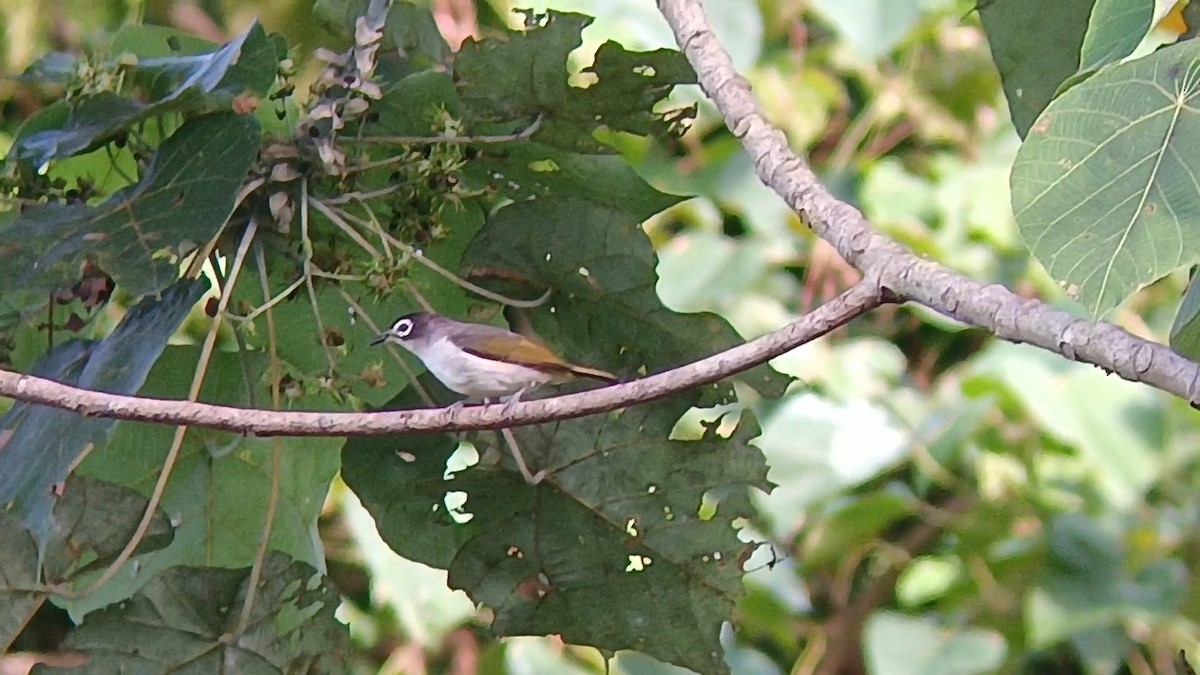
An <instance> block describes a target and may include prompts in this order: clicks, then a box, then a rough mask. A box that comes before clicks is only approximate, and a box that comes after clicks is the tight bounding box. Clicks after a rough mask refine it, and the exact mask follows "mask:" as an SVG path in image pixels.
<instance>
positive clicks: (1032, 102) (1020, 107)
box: [979, 0, 1096, 138]
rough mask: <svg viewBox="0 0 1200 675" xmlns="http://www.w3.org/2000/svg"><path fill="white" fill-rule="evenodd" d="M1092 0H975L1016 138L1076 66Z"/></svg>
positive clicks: (1023, 131)
mask: <svg viewBox="0 0 1200 675" xmlns="http://www.w3.org/2000/svg"><path fill="white" fill-rule="evenodd" d="M1095 2H1096V0H1059V1H1058V2H1051V3H1042V2H1026V1H1025V0H991V1H990V2H980V3H979V17H980V19H981V20H982V21H983V29H984V31H985V32H986V33H987V36H988V44H989V45H990V46H991V49H992V59H993V60H994V61H995V62H996V68H997V69H998V70H999V71H1000V79H1001V81H1002V82H1003V84H1004V94H1005V97H1006V98H1007V99H1008V109H1009V112H1010V113H1011V115H1012V122H1013V126H1015V127H1016V128H1017V134H1019V135H1020V136H1021V138H1024V137H1025V134H1026V133H1028V132H1029V128H1030V127H1032V126H1033V122H1034V120H1036V119H1037V118H1038V115H1040V114H1041V112H1042V110H1043V109H1045V107H1046V105H1047V104H1049V103H1050V101H1051V99H1053V98H1054V95H1055V93H1056V92H1057V91H1058V87H1059V85H1060V84H1062V83H1063V81H1064V80H1066V79H1067V78H1069V77H1071V76H1072V75H1074V74H1075V72H1076V71H1077V70H1078V69H1079V51H1080V49H1081V47H1082V46H1083V40H1084V36H1085V35H1086V33H1087V30H1088V18H1089V17H1090V16H1091V13H1092V5H1094V4H1095Z"/></svg>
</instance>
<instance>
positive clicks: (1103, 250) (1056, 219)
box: [1012, 42, 1200, 317]
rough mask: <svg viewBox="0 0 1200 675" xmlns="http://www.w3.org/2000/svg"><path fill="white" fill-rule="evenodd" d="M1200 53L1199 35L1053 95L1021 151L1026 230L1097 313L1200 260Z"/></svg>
mask: <svg viewBox="0 0 1200 675" xmlns="http://www.w3.org/2000/svg"><path fill="white" fill-rule="evenodd" d="M1198 57H1200V45H1198V44H1196V43H1194V42H1192V43H1187V44H1184V45H1177V46H1173V47H1168V48H1166V49H1163V50H1161V51H1159V52H1157V53H1156V54H1154V55H1152V56H1149V57H1146V58H1144V59H1139V60H1137V61H1133V62H1130V63H1122V64H1119V65H1116V66H1112V67H1110V68H1107V69H1105V70H1103V71H1101V72H1100V73H1098V74H1096V75H1095V76H1094V77H1092V78H1091V79H1089V80H1088V81H1086V82H1084V83H1082V84H1079V85H1078V86H1076V87H1074V88H1072V89H1071V90H1070V91H1068V92H1067V93H1065V94H1063V96H1062V97H1061V98H1059V99H1058V100H1056V101H1055V102H1054V103H1053V104H1051V105H1050V107H1049V108H1047V109H1046V113H1045V114H1044V115H1043V116H1042V118H1041V120H1040V121H1039V122H1038V124H1037V126H1036V127H1035V128H1034V129H1033V132H1032V133H1031V134H1030V136H1029V138H1027V139H1026V141H1025V143H1024V144H1023V145H1022V146H1021V150H1020V151H1019V152H1018V153H1017V159H1016V162H1015V164H1014V165H1013V172H1012V200H1013V211H1014V213H1015V215H1016V218H1017V224H1018V226H1019V227H1020V229H1021V235H1022V236H1023V237H1024V239H1025V241H1026V243H1027V244H1028V246H1029V248H1030V251H1031V252H1032V253H1033V254H1034V255H1035V256H1036V257H1037V258H1038V260H1039V261H1040V262H1041V263H1042V264H1043V265H1045V266H1046V269H1047V270H1048V271H1049V272H1050V274H1051V276H1053V277H1054V278H1055V280H1056V281H1058V282H1059V283H1061V284H1063V285H1064V286H1065V287H1066V289H1067V294H1068V295H1070V296H1071V297H1073V298H1076V299H1078V300H1079V302H1080V303H1082V304H1083V306H1084V308H1085V309H1086V310H1087V311H1088V312H1089V313H1090V314H1091V315H1092V316H1093V317H1101V316H1103V315H1105V314H1106V313H1107V312H1108V311H1110V310H1111V309H1113V308H1114V307H1116V306H1117V304H1119V303H1120V302H1121V301H1122V300H1124V299H1125V298H1126V297H1128V296H1129V295H1130V294H1131V293H1133V292H1134V291H1135V290H1137V289H1138V288H1139V287H1141V286H1143V285H1145V284H1148V283H1150V282H1151V281H1154V280H1155V279H1158V278H1160V277H1162V276H1164V275H1165V274H1167V273H1168V272H1170V271H1172V270H1174V269H1176V268H1178V267H1180V266H1182V265H1186V264H1189V263H1192V262H1196V261H1197V260H1200V237H1198V236H1196V234H1195V228H1196V226H1195V223H1197V222H1200V190H1198V188H1197V185H1196V182H1195V175H1196V173H1197V171H1200V166H1197V165H1196V159H1195V155H1194V153H1192V152H1191V148H1192V147H1193V146H1194V145H1195V143H1196V142H1197V140H1198V139H1200V116H1197V115H1196V113H1195V112H1194V110H1193V109H1192V102H1193V101H1194V100H1195V99H1196V98H1197V97H1200V87H1198V86H1197V82H1196V79H1195V77H1194V75H1195V74H1194V72H1193V70H1192V69H1193V66H1194V62H1195V61H1196V59H1197V58H1198Z"/></svg>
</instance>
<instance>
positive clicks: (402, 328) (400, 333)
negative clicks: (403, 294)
mask: <svg viewBox="0 0 1200 675" xmlns="http://www.w3.org/2000/svg"><path fill="white" fill-rule="evenodd" d="M412 329H413V322H412V319H400V320H399V321H397V322H396V325H394V326H392V332H393V333H395V334H396V336H397V337H402V338H403V337H408V334H409V333H411V332H412Z"/></svg>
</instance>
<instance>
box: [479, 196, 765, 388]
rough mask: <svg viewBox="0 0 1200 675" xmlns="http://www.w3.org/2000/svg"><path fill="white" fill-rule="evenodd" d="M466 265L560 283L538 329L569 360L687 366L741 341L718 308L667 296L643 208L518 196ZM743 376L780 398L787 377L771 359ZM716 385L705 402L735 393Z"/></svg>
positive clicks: (633, 370) (655, 368)
mask: <svg viewBox="0 0 1200 675" xmlns="http://www.w3.org/2000/svg"><path fill="white" fill-rule="evenodd" d="M633 206H634V207H636V205H633ZM464 265H465V268H466V270H467V273H468V276H469V277H471V278H474V279H477V280H479V281H481V282H482V281H485V280H494V279H504V280H508V281H509V282H512V281H516V282H518V285H517V287H518V288H519V287H520V285H524V286H525V287H526V288H527V289H529V288H534V289H539V290H540V289H545V288H550V289H553V291H554V293H553V295H551V297H550V300H549V302H548V303H547V306H545V307H541V308H538V309H537V310H534V311H533V325H534V328H535V329H536V332H537V333H538V334H539V335H540V336H541V337H542V338H543V339H545V340H546V341H547V342H549V343H550V344H551V345H553V346H554V347H555V348H556V349H558V350H559V351H560V353H563V354H565V355H566V357H567V358H568V360H570V361H573V362H576V363H582V364H586V365H590V366H595V367H598V368H602V369H604V370H608V371H610V372H614V373H616V374H617V375H619V376H622V377H635V376H637V375H638V374H645V373H655V372H659V371H662V370H667V369H669V368H674V367H676V366H681V365H683V364H685V363H689V362H691V361H695V360H697V359H700V358H702V357H705V356H709V355H710V354H714V353H717V352H719V351H722V350H724V349H728V348H729V347H731V346H733V345H735V344H737V343H738V342H739V341H740V340H739V338H738V336H737V333H735V332H734V330H733V328H732V327H730V325H729V324H728V323H727V322H726V321H725V320H724V319H722V318H720V317H718V316H717V315H715V314H708V313H700V314H679V313H677V312H674V311H671V310H670V309H667V308H666V307H665V306H664V305H663V304H662V301H661V300H659V298H658V294H657V293H656V292H655V284H656V283H657V281H658V278H657V276H656V274H655V268H656V265H657V260H656V256H655V254H654V250H653V248H652V247H651V245H650V240H649V239H648V238H647V237H646V233H645V232H644V231H643V230H642V227H641V224H640V221H639V217H638V215H633V214H630V213H628V212H627V211H626V210H623V209H618V208H615V207H612V206H606V205H601V204H597V203H593V202H588V201H585V200H582V199H543V200H536V201H527V202H521V203H518V204H512V205H510V206H507V207H505V208H503V209H500V210H499V211H498V212H496V214H495V215H494V216H492V217H491V219H490V220H489V221H488V223H487V226H486V227H484V229H483V230H481V231H480V233H479V235H478V236H476V238H475V241H473V242H472V243H471V247H470V248H469V249H468V250H467V254H466V256H465V258H464ZM530 294H531V293H530V292H529V290H526V291H525V293H524V295H526V296H528V295H530ZM738 378H740V379H742V380H744V381H745V382H747V383H749V384H750V385H751V386H753V387H754V388H755V389H757V390H758V391H759V392H760V393H761V394H762V395H763V396H766V397H770V398H777V397H778V396H780V395H782V393H783V390H784V388H785V387H786V386H787V378H784V377H783V376H781V375H779V374H778V373H776V372H775V371H774V370H772V369H771V368H770V367H769V366H759V367H758V368H754V369H751V370H748V371H746V372H744V373H741V374H739V375H738ZM707 392H708V393H707V394H706V396H705V398H704V399H702V400H703V403H702V405H714V404H717V403H727V402H729V400H730V399H731V398H732V396H733V391H732V387H728V386H727V387H718V388H715V389H710V390H707Z"/></svg>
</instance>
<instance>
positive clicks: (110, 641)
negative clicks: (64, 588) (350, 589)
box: [39, 553, 350, 675]
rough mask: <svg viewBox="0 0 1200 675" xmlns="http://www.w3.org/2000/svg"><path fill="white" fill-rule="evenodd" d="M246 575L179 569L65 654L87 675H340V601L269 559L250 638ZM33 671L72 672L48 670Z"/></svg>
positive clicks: (82, 631) (284, 561)
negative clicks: (72, 654) (77, 658)
mask: <svg viewBox="0 0 1200 675" xmlns="http://www.w3.org/2000/svg"><path fill="white" fill-rule="evenodd" d="M249 573H250V570H249V569H248V568H247V569H229V570H227V569H213V568H199V567H179V568H176V569H172V570H169V571H167V572H164V573H162V574H160V575H159V576H157V577H155V578H154V580H153V581H151V582H150V583H149V584H147V586H146V587H145V588H144V589H143V590H142V591H141V592H140V593H138V594H137V595H135V596H134V597H133V598H131V599H129V600H128V601H127V602H123V603H121V604H119V605H113V606H112V607H109V608H107V609H104V610H102V611H100V612H97V613H96V614H94V615H92V616H90V617H88V619H87V621H85V622H84V623H83V625H81V626H79V627H78V628H76V629H75V630H73V631H71V632H70V633H69V634H68V635H67V639H66V640H65V643H64V647H65V648H67V649H70V650H76V651H81V652H83V653H84V654H85V655H86V656H87V657H88V663H87V672H93V673H163V672H169V673H196V674H197V675H199V674H200V673H221V672H225V673H247V674H248V675H249V674H258V673H263V674H267V673H270V674H271V675H277V674H279V673H342V672H348V662H347V657H348V655H349V649H350V636H349V633H348V631H347V630H346V628H345V626H343V625H342V624H341V623H340V622H338V620H337V619H335V618H334V611H335V610H337V607H338V603H339V599H338V595H337V593H336V592H334V591H333V590H332V589H331V588H330V587H329V586H328V584H327V583H326V582H325V580H324V579H323V578H322V577H321V574H320V573H319V572H317V571H316V570H314V569H313V568H312V567H310V566H309V565H306V564H304V563H300V562H293V561H292V560H290V559H288V557H287V556H285V555H282V554H279V553H271V554H269V555H268V556H267V558H266V560H265V561H264V564H263V570H262V578H261V579H260V580H259V586H258V588H257V589H256V594H255V597H254V608H253V609H252V610H251V612H250V617H249V618H250V620H249V622H248V623H247V628H246V631H245V632H244V633H242V634H240V635H238V636H237V637H236V638H234V639H231V638H230V637H229V636H230V635H231V634H233V632H234V631H235V629H236V628H237V627H238V622H239V620H240V616H241V608H242V604H243V601H244V599H245V596H246V593H247V590H248V588H247V583H248V581H249ZM39 672H48V673H57V672H64V673H70V672H76V671H75V670H73V669H71V668H63V669H59V668H46V669H44V670H41V671H39Z"/></svg>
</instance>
